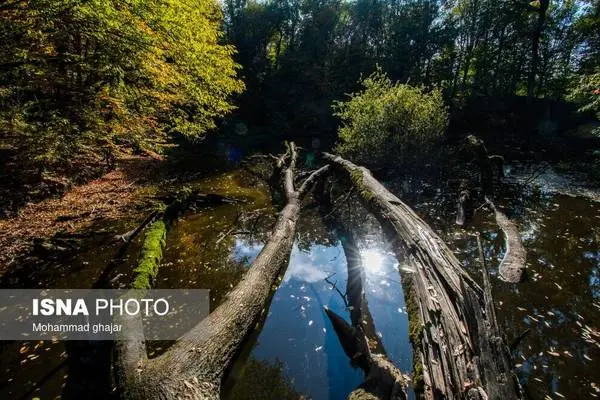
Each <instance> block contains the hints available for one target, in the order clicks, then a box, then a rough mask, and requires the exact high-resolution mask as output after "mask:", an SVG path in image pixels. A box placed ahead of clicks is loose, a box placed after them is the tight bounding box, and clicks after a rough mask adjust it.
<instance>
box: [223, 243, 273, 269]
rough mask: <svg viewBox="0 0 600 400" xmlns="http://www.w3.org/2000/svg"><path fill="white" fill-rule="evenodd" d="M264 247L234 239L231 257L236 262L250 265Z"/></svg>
mask: <svg viewBox="0 0 600 400" xmlns="http://www.w3.org/2000/svg"><path fill="white" fill-rule="evenodd" d="M264 246H265V245H264V243H252V242H249V241H247V240H244V239H240V238H236V239H235V247H234V248H233V252H232V255H231V257H232V258H233V259H234V260H236V261H245V262H246V264H247V265H250V264H252V262H254V259H255V258H256V256H258V253H260V251H261V250H262V248H263V247H264Z"/></svg>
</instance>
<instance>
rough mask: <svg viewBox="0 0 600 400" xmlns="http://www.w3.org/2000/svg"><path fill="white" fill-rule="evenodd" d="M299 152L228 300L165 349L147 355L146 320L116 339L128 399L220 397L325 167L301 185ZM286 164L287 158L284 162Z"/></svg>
mask: <svg viewBox="0 0 600 400" xmlns="http://www.w3.org/2000/svg"><path fill="white" fill-rule="evenodd" d="M296 158H297V152H296V147H295V146H294V144H293V143H292V144H290V145H289V146H288V157H286V158H285V159H286V160H287V159H289V163H287V167H286V168H285V169H284V170H283V174H282V175H283V181H284V192H285V195H286V198H287V204H286V206H285V207H284V208H283V210H282V211H281V212H280V214H279V217H278V219H277V223H276V225H275V228H274V230H273V234H272V236H271V238H270V240H269V242H268V243H267V244H266V246H265V247H264V248H263V249H262V251H261V252H260V253H259V255H258V256H257V258H256V260H255V261H254V262H253V263H252V266H251V267H250V268H249V270H248V272H246V275H245V276H244V279H243V280H242V281H241V282H240V283H239V284H238V285H237V286H236V287H235V288H234V289H233V290H232V291H231V292H230V293H229V294H228V295H227V298H226V300H225V301H224V302H223V303H222V304H221V305H220V306H219V307H218V308H217V309H216V310H214V311H213V312H212V313H211V314H210V315H209V316H208V317H206V318H205V319H204V320H202V321H200V322H199V323H198V324H197V325H196V326H195V327H194V328H193V329H192V330H190V331H189V332H188V333H187V334H186V335H184V336H183V337H182V338H181V340H179V341H178V342H177V343H176V344H174V345H173V346H172V347H171V348H170V349H169V350H168V351H167V352H166V353H164V354H163V355H161V356H159V357H157V358H155V359H151V360H150V359H148V357H147V355H146V350H145V344H144V337H143V330H142V327H141V324H138V325H137V326H136V325H135V324H132V326H133V328H132V330H131V331H130V332H128V337H127V339H128V340H122V341H119V342H118V343H117V360H118V362H117V368H116V370H117V378H118V386H119V388H120V390H121V391H122V392H123V394H124V397H125V398H128V399H136V400H137V399H140V400H141V399H144V400H151V399H167V400H168V399H218V398H219V392H220V387H221V380H222V378H223V374H224V372H225V370H226V368H227V367H228V366H229V365H230V363H231V361H232V360H233V358H234V356H235V354H236V353H237V351H238V349H239V347H240V345H241V344H242V343H243V340H244V339H245V338H246V336H247V335H248V333H249V332H250V331H251V329H252V328H253V327H254V326H255V324H256V322H257V320H258V319H259V318H260V317H261V315H262V314H263V312H264V307H265V305H266V304H267V302H268V299H269V295H270V293H271V290H272V287H273V285H274V284H275V282H276V280H277V277H278V276H279V274H280V273H281V271H282V269H283V268H285V267H286V266H287V264H288V260H289V256H290V253H291V250H292V244H293V240H294V234H295V230H296V221H297V219H298V214H299V209H300V202H301V199H302V197H303V196H304V194H305V193H306V192H307V191H308V189H309V188H310V186H311V184H312V183H313V182H314V181H315V180H316V179H317V178H318V177H319V176H320V175H321V174H323V173H324V172H325V171H326V170H327V167H324V168H322V169H320V170H318V171H315V172H313V173H312V174H311V175H310V176H309V178H307V179H306V180H305V181H304V183H303V184H302V186H301V187H300V189H296V188H295V185H294V169H295V165H296ZM282 164H283V163H282Z"/></svg>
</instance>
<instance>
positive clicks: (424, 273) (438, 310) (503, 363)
mask: <svg viewBox="0 0 600 400" xmlns="http://www.w3.org/2000/svg"><path fill="white" fill-rule="evenodd" d="M323 157H324V158H325V160H327V161H328V162H330V164H332V166H334V167H335V168H336V170H337V171H339V172H340V173H342V174H344V175H345V176H348V177H350V179H351V180H352V182H353V184H354V186H355V187H356V188H357V189H358V192H359V194H360V197H361V199H362V202H363V204H364V205H365V206H366V207H367V208H368V209H369V210H370V211H371V212H372V213H373V214H374V215H375V217H376V218H377V219H378V220H379V222H380V223H381V225H382V227H383V230H384V234H385V235H386V237H387V239H388V240H389V241H390V243H391V244H392V246H393V249H394V251H395V253H396V256H397V257H398V259H399V260H401V262H405V263H408V264H410V265H411V266H412V267H413V268H414V270H415V272H414V274H413V275H412V284H411V290H410V291H409V293H414V297H415V300H416V303H417V306H418V307H411V309H409V313H411V311H412V313H413V314H414V310H415V309H417V310H418V312H419V319H420V321H421V327H422V331H421V333H420V335H419V338H418V343H416V348H415V351H416V352H417V353H418V354H419V355H420V358H421V363H422V367H423V380H424V395H425V397H426V398H428V399H439V398H445V399H481V400H483V399H518V398H521V397H522V394H521V389H520V386H519V384H518V381H517V380H516V379H515V377H514V374H513V371H512V366H511V365H512V361H511V358H510V353H509V350H508V346H507V345H506V344H505V343H504V340H503V339H502V336H501V334H500V332H499V329H498V325H497V323H496V319H495V315H494V313H493V312H492V311H493V304H492V303H491V289H490V288H489V282H487V284H486V291H484V290H482V289H481V288H480V287H479V285H477V283H476V282H475V281H473V279H472V278H470V277H469V275H468V274H467V273H466V272H465V271H464V270H463V269H462V268H461V265H460V263H459V261H458V260H457V259H456V257H455V256H454V254H453V253H452V252H451V251H450V249H449V248H448V247H447V246H446V244H445V243H444V242H443V241H442V240H441V239H440V238H439V237H438V236H437V235H436V234H435V233H434V232H433V231H432V230H431V228H430V227H429V226H428V225H427V224H426V223H425V222H424V221H423V220H422V219H421V218H419V217H418V216H417V215H416V214H415V213H414V211H413V210H412V209H410V207H408V206H407V205H406V204H404V203H403V202H402V201H400V199H398V198H397V197H396V196H394V195H393V194H392V193H390V192H389V191H388V190H387V189H386V188H385V187H384V186H383V185H382V184H381V183H379V181H377V180H376V179H375V178H374V177H373V176H372V175H371V173H370V172H369V170H367V169H366V168H363V167H359V166H357V165H355V164H353V163H351V162H349V161H347V160H345V159H343V158H341V157H338V156H336V155H332V154H328V153H324V154H323Z"/></svg>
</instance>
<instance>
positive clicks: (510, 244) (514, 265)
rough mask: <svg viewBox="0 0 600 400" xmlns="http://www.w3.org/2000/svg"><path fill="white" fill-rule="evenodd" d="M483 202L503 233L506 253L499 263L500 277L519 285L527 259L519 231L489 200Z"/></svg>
mask: <svg viewBox="0 0 600 400" xmlns="http://www.w3.org/2000/svg"><path fill="white" fill-rule="evenodd" d="M485 201H486V203H487V204H488V205H489V206H490V208H491V209H492V211H493V212H494V216H495V217H496V223H497V224H498V226H499V227H500V229H502V232H503V233H504V244H505V247H506V251H505V253H504V257H503V258H502V261H501V262H500V267H499V272H500V276H501V277H502V279H504V280H505V281H507V282H511V283H519V282H521V281H522V280H523V277H524V273H525V261H526V259H527V252H526V251H525V247H524V246H523V242H522V241H521V235H520V234H519V229H518V227H517V225H516V224H515V223H514V222H512V221H511V220H510V219H508V217H507V216H506V215H504V213H503V212H502V211H500V210H499V209H498V208H497V207H496V206H495V205H494V203H493V202H492V201H491V200H490V199H489V198H487V197H486V198H485Z"/></svg>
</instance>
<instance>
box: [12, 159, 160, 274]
mask: <svg viewBox="0 0 600 400" xmlns="http://www.w3.org/2000/svg"><path fill="white" fill-rule="evenodd" d="M161 164H162V163H161V161H160V160H158V159H155V158H151V157H147V156H134V155H126V154H122V155H120V156H119V158H118V159H117V162H116V168H115V169H114V170H112V171H110V172H108V173H106V174H105V175H103V176H101V177H100V178H98V179H95V180H92V181H90V182H87V183H85V184H82V185H79V186H75V187H73V188H72V189H71V190H70V191H69V192H67V193H66V194H65V195H64V196H62V197H60V198H53V199H46V200H43V201H41V202H39V203H29V204H27V205H26V206H24V207H23V208H22V209H20V210H19V212H18V215H16V216H14V217H12V218H8V219H0V248H1V249H2V252H0V275H3V274H4V273H5V272H6V270H7V269H8V268H9V267H10V265H11V264H12V262H13V261H14V260H15V259H17V258H18V257H19V256H21V255H23V254H25V253H26V252H27V251H29V250H30V249H31V246H32V241H33V239H35V238H48V237H51V236H52V235H54V234H56V233H57V232H66V233H74V232H79V231H82V230H85V229H86V228H89V227H91V226H92V225H93V224H94V222H95V221H97V220H99V219H115V220H116V219H120V218H122V217H124V216H129V215H130V214H131V211H132V210H133V209H134V208H135V206H136V205H137V204H139V203H140V202H144V201H145V200H147V199H148V197H149V196H151V195H152V194H153V192H154V188H155V185H153V183H154V182H156V181H157V179H160V175H161V174H160V173H159V171H160V166H161Z"/></svg>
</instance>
